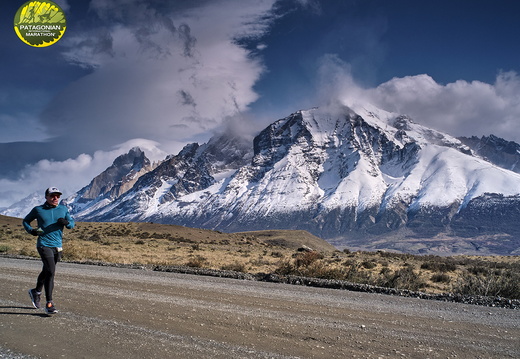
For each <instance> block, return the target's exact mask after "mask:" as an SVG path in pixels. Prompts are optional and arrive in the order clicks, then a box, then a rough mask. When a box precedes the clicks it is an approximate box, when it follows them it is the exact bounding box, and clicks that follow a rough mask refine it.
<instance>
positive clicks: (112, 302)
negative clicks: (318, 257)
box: [0, 257, 520, 359]
mask: <svg viewBox="0 0 520 359" xmlns="http://www.w3.org/2000/svg"><path fill="white" fill-rule="evenodd" d="M40 268H41V262H40V261H38V260H23V259H10V258H5V257H0V358H38V357H39V358H90V359H92V358H140V359H141V358H183V359H186V358H197V359H201V358H223V359H224V358H226V359H229V358H326V359H330V358H520V339H519V338H520V311H518V310H513V309H504V308H490V307H481V306H474V305H467V304H458V303H444V302H438V301H428V300H422V299H416V298H403V297H395V296H387V295H380V294H368V293H357V292H349V291H343V290H334V289H320V288H308V287H302V286H291V285H286V284H275V283H264V282H254V281H245V280H234V279H225V278H214V277H204V276H195V275H183V274H175V273H161V272H153V271H147V270H137V269H122V268H113V267H98V266H91V265H79V264H71V263H59V265H58V271H57V277H56V288H55V295H54V297H55V298H54V299H55V303H56V307H57V308H58V310H59V311H60V312H59V313H58V314H56V315H54V316H52V317H49V316H47V315H46V314H45V313H44V312H43V311H42V310H37V309H34V308H32V305H31V303H30V301H29V297H28V295H27V290H28V289H29V288H32V287H33V286H34V284H35V280H36V276H37V275H38V273H39V270H40Z"/></svg>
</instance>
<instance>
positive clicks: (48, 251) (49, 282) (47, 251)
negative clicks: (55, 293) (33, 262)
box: [36, 247, 61, 302]
mask: <svg viewBox="0 0 520 359" xmlns="http://www.w3.org/2000/svg"><path fill="white" fill-rule="evenodd" d="M38 253H39V254H40V257H41V259H42V262H43V268H42V271H41V273H40V275H39V276H38V281H37V282H36V291H38V292H41V291H42V289H43V288H45V298H46V299H47V302H51V301H52V290H53V289H54V272H55V271H56V263H58V262H59V261H60V256H61V253H60V252H58V249H57V248H50V247H38Z"/></svg>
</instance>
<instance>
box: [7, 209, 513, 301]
mask: <svg viewBox="0 0 520 359" xmlns="http://www.w3.org/2000/svg"><path fill="white" fill-rule="evenodd" d="M35 241H36V239H35V237H32V236H30V235H29V234H27V233H26V232H25V231H24V230H23V228H22V226H21V220H20V219H18V218H12V217H5V216H0V253H5V254H12V255H26V256H33V257H37V256H38V254H37V252H36V249H35ZM302 249H304V250H302ZM64 260H69V261H76V262H87V261H100V262H107V263H120V264H139V265H160V266H190V267H200V268H210V269H225V270H234V271H239V272H246V273H277V274H293V275H301V276H309V277H317V278H329V279H342V280H348V281H351V282H354V283H366V284H373V285H379V286H384V287H392V288H400V289H409V290H419V291H423V292H427V293H444V292H456V293H461V294H479V295H493V296H503V297H507V298H520V258H519V257H513V256H511V257H505V256H504V257H476V256H471V257H470V256H456V257H438V256H416V255H409V254H398V253H389V252H381V251H379V252H363V251H357V252H349V251H348V250H345V251H343V252H340V251H337V250H335V248H334V247H333V246H332V245H330V244H329V243H327V242H326V241H324V240H322V239H320V238H318V237H315V236H313V235H311V234H310V233H308V232H305V231H285V230H269V231H255V232H242V233H231V234H230V233H222V232H218V231H211V230H204V229H195V228H187V227H181V226H174V225H161V224H152V223H87V222H80V223H77V224H76V228H74V229H73V230H70V231H69V230H66V233H65V240H64Z"/></svg>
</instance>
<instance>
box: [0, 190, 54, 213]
mask: <svg viewBox="0 0 520 359" xmlns="http://www.w3.org/2000/svg"><path fill="white" fill-rule="evenodd" d="M44 202H45V198H44V193H43V192H42V193H40V192H33V193H31V194H30V195H28V196H27V197H25V198H23V199H21V200H20V201H18V202H16V203H14V204H12V205H11V206H9V207H7V208H4V209H2V210H1V211H0V214H2V215H4V216H10V217H17V218H24V217H25V216H26V215H27V214H28V213H29V211H30V210H31V209H33V207H36V206H39V205H41V204H43V203H44Z"/></svg>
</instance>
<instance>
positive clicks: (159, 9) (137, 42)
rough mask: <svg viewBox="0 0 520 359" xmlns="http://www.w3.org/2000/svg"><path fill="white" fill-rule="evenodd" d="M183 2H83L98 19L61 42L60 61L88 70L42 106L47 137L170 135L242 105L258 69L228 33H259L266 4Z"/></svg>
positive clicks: (99, 139) (205, 126) (210, 125)
mask: <svg viewBox="0 0 520 359" xmlns="http://www.w3.org/2000/svg"><path fill="white" fill-rule="evenodd" d="M183 4H188V3H183V2H181V3H179V4H175V5H171V7H169V6H168V5H165V4H164V3H161V5H160V6H159V2H157V3H156V2H149V1H147V2H145V1H140V0H119V1H115V2H106V1H97V0H94V1H92V2H91V11H92V12H93V13H94V14H95V15H96V16H97V17H98V18H99V19H102V20H103V23H104V24H106V25H105V26H103V27H101V28H100V27H96V28H93V29H92V30H89V29H88V28H86V29H85V30H84V31H83V32H79V33H75V35H71V36H69V37H68V39H67V41H66V42H65V45H66V46H67V50H66V51H65V52H64V56H65V58H66V59H67V60H68V61H69V62H70V63H73V64H76V65H78V66H81V67H83V68H88V69H91V73H90V74H88V75H87V76H85V77H83V78H81V79H79V80H78V81H76V82H74V83H72V84H70V85H69V86H68V87H67V88H65V89H64V91H62V92H61V93H60V94H58V95H57V96H56V97H55V98H54V99H53V100H52V101H51V102H50V104H49V106H47V108H46V109H45V111H44V112H43V115H42V120H43V122H44V124H45V125H46V126H47V127H48V128H53V129H54V135H55V137H56V138H60V140H61V141H64V142H65V143H68V144H69V145H71V146H74V144H81V145H82V147H81V148H80V149H79V150H80V151H82V152H89V151H92V150H95V149H99V148H104V147H106V146H107V145H112V144H114V143H120V142H123V141H125V140H127V139H129V138H137V137H139V138H148V139H151V140H154V141H158V142H160V143H165V142H168V141H172V140H173V141H179V140H183V139H189V138H192V137H194V136H197V135H200V134H202V133H207V132H208V131H210V130H212V129H215V128H217V127H219V126H220V125H221V123H222V119H223V118H225V117H227V116H233V115H235V114H237V113H241V112H244V111H247V110H248V106H249V105H250V104H251V103H252V102H254V101H255V100H256V99H257V98H258V94H257V93H255V91H254V90H253V85H254V84H255V83H256V82H257V81H258V79H259V77H260V76H261V75H262V73H263V72H264V67H263V65H262V63H261V61H260V60H259V59H255V58H254V57H252V56H251V53H249V52H248V51H247V50H245V49H244V48H242V47H241V46H239V45H238V44H237V41H235V40H236V39H237V38H238V37H255V36H260V35H261V34H262V33H263V32H265V31H266V29H267V26H268V24H269V16H267V14H268V13H269V11H270V9H271V7H272V4H273V1H264V2H260V3H257V2H247V3H244V4H243V6H242V5H241V6H236V2H234V1H216V2H215V1H213V2H196V3H195V4H199V6H198V7H193V5H192V7H184V8H183V7H182V5H183ZM184 6H186V5H184ZM86 144H87V145H88V146H86Z"/></svg>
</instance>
